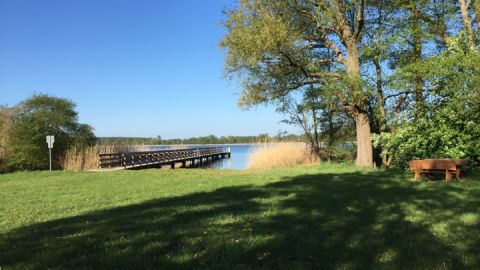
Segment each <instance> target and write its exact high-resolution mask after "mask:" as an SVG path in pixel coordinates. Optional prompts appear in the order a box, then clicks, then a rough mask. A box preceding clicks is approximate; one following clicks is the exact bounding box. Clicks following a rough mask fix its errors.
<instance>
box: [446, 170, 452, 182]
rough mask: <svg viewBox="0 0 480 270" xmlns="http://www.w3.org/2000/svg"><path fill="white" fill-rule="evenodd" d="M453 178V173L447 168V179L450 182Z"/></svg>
mask: <svg viewBox="0 0 480 270" xmlns="http://www.w3.org/2000/svg"><path fill="white" fill-rule="evenodd" d="M451 180H452V174H451V173H450V171H449V170H445V181H447V182H450V181H451Z"/></svg>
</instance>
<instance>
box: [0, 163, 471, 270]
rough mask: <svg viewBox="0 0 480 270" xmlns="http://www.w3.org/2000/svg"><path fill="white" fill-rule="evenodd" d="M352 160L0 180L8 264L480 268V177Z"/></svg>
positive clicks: (1, 261)
mask: <svg viewBox="0 0 480 270" xmlns="http://www.w3.org/2000/svg"><path fill="white" fill-rule="evenodd" d="M410 177H411V175H410V174H408V175H406V176H405V175H402V174H390V173H387V172H382V171H369V170H363V171H360V170H357V169H355V168H352V167H349V166H345V165H334V164H323V165H322V166H310V167H297V168H291V169H277V170H271V171H263V172H242V171H238V172H236V171H213V170H175V171H173V170H172V171H160V170H145V171H122V172H112V173H65V172H54V173H52V174H50V173H46V172H45V173H43V172H42V173H15V174H7V175H1V176H0V203H1V204H0V214H1V216H2V220H1V223H0V267H4V268H6V269H10V268H13V269H15V268H28V269H45V268H56V269H71V268H81V269H82V268H83V269H92V268H94V269H100V268H103V269H152V268H157V269H158V268H163V269H191V268H210V269H258V268H263V269H272V268H273V269H316V268H326V269H365V268H387V269H461V268H470V269H478V268H479V267H480V255H479V254H480V196H479V195H480V181H478V180H476V179H478V178H477V177H472V178H473V179H474V180H469V181H464V182H461V183H450V184H445V183H443V182H422V183H414V182H411V181H409V180H410Z"/></svg>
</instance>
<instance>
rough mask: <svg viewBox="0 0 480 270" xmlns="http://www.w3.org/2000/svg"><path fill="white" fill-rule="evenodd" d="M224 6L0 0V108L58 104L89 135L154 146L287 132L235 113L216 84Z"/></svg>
mask: <svg viewBox="0 0 480 270" xmlns="http://www.w3.org/2000/svg"><path fill="white" fill-rule="evenodd" d="M234 4H235V2H234V1H233V0H205V1H200V0H188V1H164V0H76V1H73V0H72V1H64V0H57V1H52V0H42V1H38V0H28V1H27V0H0V104H3V105H10V106H12V105H15V104H17V103H18V102H19V101H21V100H23V99H25V98H27V97H29V96H31V95H32V94H33V93H35V92H36V93H46V94H50V95H54V96H58V97H65V98H69V99H71V100H73V101H74V102H75V103H76V104H77V111H78V112H79V119H80V121H81V122H83V123H87V124H90V125H92V126H93V127H94V128H95V133H96V134H97V136H138V137H155V136H157V135H161V136H162V137H163V138H172V137H191V136H203V135H208V134H215V135H217V136H222V135H256V134H259V133H265V132H268V133H270V134H275V133H276V132H277V131H279V130H287V131H290V132H295V131H296V130H295V129H293V128H291V127H288V126H285V125H282V124H280V123H279V121H280V120H281V118H282V116H281V115H279V114H277V113H275V112H274V111H273V108H271V107H260V108H257V109H256V110H251V111H243V110H241V109H239V108H238V107H237V105H236V103H237V98H238V94H237V93H238V92H239V86H238V83H237V82H231V81H228V80H225V79H224V78H223V77H222V76H223V57H224V51H223V50H222V49H220V48H219V47H218V41H219V40H220V39H221V37H222V36H223V34H224V31H225V30H224V29H223V28H222V26H221V21H222V19H223V14H222V11H223V10H224V9H225V8H228V7H233V6H234Z"/></svg>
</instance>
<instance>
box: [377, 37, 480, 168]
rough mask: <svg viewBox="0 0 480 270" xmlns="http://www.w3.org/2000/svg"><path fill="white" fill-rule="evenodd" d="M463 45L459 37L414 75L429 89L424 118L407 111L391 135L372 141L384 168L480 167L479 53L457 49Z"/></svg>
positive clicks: (384, 135) (380, 136)
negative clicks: (454, 163)
mask: <svg viewBox="0 0 480 270" xmlns="http://www.w3.org/2000/svg"><path fill="white" fill-rule="evenodd" d="M461 41H462V36H461V35H460V36H459V37H458V38H456V39H453V42H452V44H450V47H449V49H448V50H447V51H446V52H444V53H443V54H441V55H439V56H436V57H432V58H430V59H428V60H426V61H424V63H423V65H422V66H421V67H420V68H419V69H418V70H416V72H419V73H420V72H421V73H423V78H424V79H425V80H426V81H428V82H429V83H428V85H429V87H430V89H429V92H430V94H431V95H430V96H429V99H428V101H429V103H428V104H427V107H426V115H425V117H424V118H415V117H414V116H413V115H415V113H414V112H413V111H410V112H408V113H407V114H406V115H407V116H406V117H405V118H404V121H403V122H402V123H401V124H400V125H399V126H398V127H396V128H395V129H394V132H392V133H383V134H380V135H374V136H373V140H374V145H375V146H376V147H381V148H382V154H381V155H382V157H383V158H384V161H386V165H387V166H393V167H400V168H405V167H406V166H407V162H408V161H409V160H412V159H424V158H464V159H468V160H470V162H471V163H472V165H475V164H478V163H479V162H480V65H479V63H480V53H479V52H477V51H469V50H468V49H466V48H463V47H462V46H459V45H458V44H462V42H461ZM431 67H435V68H431Z"/></svg>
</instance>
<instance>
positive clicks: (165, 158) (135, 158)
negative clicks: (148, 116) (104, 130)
mask: <svg viewBox="0 0 480 270" xmlns="http://www.w3.org/2000/svg"><path fill="white" fill-rule="evenodd" d="M223 158H230V151H229V150H228V151H225V150H224V149H223V148H221V147H209V148H193V149H179V150H161V151H143V152H128V153H110V154H100V168H102V169H105V168H124V169H144V168H155V167H157V168H160V167H162V166H170V168H172V169H174V168H175V164H177V163H180V164H181V166H182V167H187V165H188V166H191V167H192V166H196V165H201V164H203V163H205V162H209V161H213V160H218V159H223Z"/></svg>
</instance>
